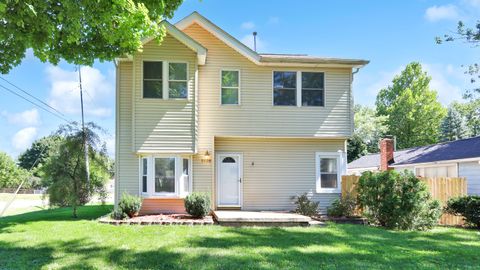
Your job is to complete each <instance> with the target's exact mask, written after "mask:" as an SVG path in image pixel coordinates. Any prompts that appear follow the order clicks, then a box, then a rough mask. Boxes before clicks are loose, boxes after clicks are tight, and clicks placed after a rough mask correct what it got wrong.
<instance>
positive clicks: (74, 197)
mask: <svg viewBox="0 0 480 270" xmlns="http://www.w3.org/2000/svg"><path fill="white" fill-rule="evenodd" d="M98 130H101V129H100V128H99V127H98V126H97V125H95V124H93V123H87V124H86V126H85V138H86V141H87V144H86V145H87V147H88V155H89V158H90V163H89V165H90V167H89V169H90V182H87V179H86V173H85V171H86V170H85V156H84V150H83V147H84V144H83V130H82V128H81V127H78V125H77V124H69V125H65V126H62V127H61V128H60V129H59V131H58V132H57V134H58V135H59V136H62V138H63V139H62V140H61V142H60V143H59V144H58V146H57V149H56V151H54V153H53V154H52V155H51V156H50V157H49V158H48V159H47V161H46V163H45V165H44V166H43V167H42V168H41V172H42V176H43V177H44V180H45V184H46V186H47V193H48V195H49V200H50V204H51V205H54V206H71V207H72V208H73V216H74V217H77V208H78V206H81V205H85V204H86V203H88V202H89V201H90V199H91V198H92V196H93V195H95V194H100V195H102V194H104V193H105V187H104V186H105V183H106V181H107V180H108V179H109V176H110V175H109V167H108V166H109V159H108V155H107V153H106V148H105V144H104V143H102V141H101V140H100V137H99V136H98V134H97V133H96V131H98Z"/></svg>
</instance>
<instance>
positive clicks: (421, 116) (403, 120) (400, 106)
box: [376, 62, 446, 149]
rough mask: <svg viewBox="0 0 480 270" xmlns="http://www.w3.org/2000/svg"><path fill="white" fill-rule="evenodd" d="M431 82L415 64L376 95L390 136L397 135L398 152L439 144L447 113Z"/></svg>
mask: <svg viewBox="0 0 480 270" xmlns="http://www.w3.org/2000/svg"><path fill="white" fill-rule="evenodd" d="M430 80H431V78H430V77H429V76H428V75H427V73H426V72H424V71H423V70H422V66H421V65H420V63H417V62H412V63H410V64H408V65H407V66H406V68H405V69H404V70H403V71H402V72H401V74H400V75H398V76H396V77H395V78H394V79H393V81H392V85H390V86H388V87H387V88H384V89H382V90H380V92H379V93H378V95H377V100H376V106H377V114H378V115H384V116H387V117H388V120H387V125H388V134H389V135H394V136H396V138H397V146H398V148H399V149H402V148H408V147H414V146H422V145H427V144H433V143H436V142H438V139H439V135H440V134H439V131H440V123H441V121H442V119H443V117H444V116H445V114H446V110H445V108H443V106H442V105H441V104H440V102H438V100H437V92H436V91H434V90H431V89H430V88H429V83H430Z"/></svg>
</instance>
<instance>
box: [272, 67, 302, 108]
mask: <svg viewBox="0 0 480 270" xmlns="http://www.w3.org/2000/svg"><path fill="white" fill-rule="evenodd" d="M273 105H275V106H296V105H297V73H296V72H291V71H274V72H273Z"/></svg>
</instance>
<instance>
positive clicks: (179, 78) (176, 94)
mask: <svg viewBox="0 0 480 270" xmlns="http://www.w3.org/2000/svg"><path fill="white" fill-rule="evenodd" d="M187 89H188V88H187V64H186V63H168V97H169V98H187V94H188V90H187Z"/></svg>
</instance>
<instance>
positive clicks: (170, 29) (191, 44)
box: [117, 20, 207, 65]
mask: <svg viewBox="0 0 480 270" xmlns="http://www.w3.org/2000/svg"><path fill="white" fill-rule="evenodd" d="M160 25H161V26H164V27H165V30H166V32H167V33H168V34H170V35H171V36H172V37H174V38H175V39H177V40H178V41H180V42H181V43H183V44H184V45H185V46H187V47H188V48H190V49H191V50H192V51H194V52H196V53H197V61H198V64H199V65H205V62H206V59H207V48H205V47H204V46H203V45H202V44H200V43H198V42H197V41H196V40H194V39H193V38H191V37H190V36H189V35H187V34H185V33H184V32H182V31H180V30H179V29H178V28H177V27H175V26H174V25H173V24H171V23H169V22H168V21H166V20H163V21H162V22H161V23H160ZM152 40H153V38H152V37H149V38H145V39H143V40H142V44H143V45H144V44H146V43H148V42H150V41H152ZM117 60H131V56H127V57H124V58H118V59H117Z"/></svg>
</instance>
